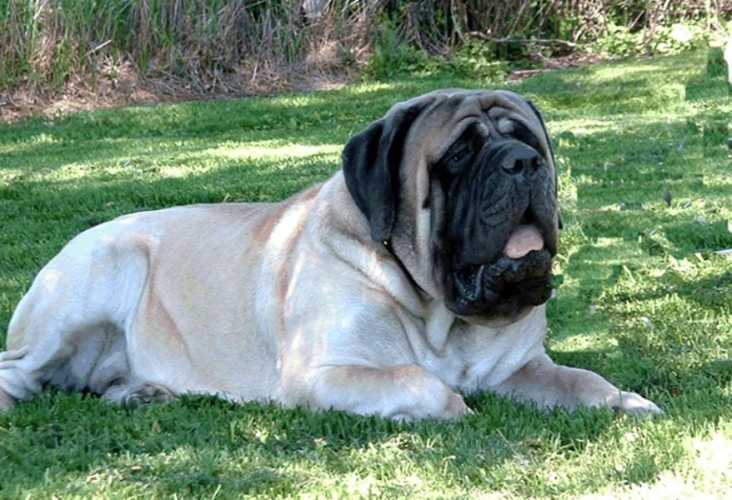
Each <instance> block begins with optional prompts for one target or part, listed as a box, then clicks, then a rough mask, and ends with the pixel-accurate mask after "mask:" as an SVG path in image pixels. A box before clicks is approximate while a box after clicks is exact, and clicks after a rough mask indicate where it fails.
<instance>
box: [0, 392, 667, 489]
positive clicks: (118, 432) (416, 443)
mask: <svg viewBox="0 0 732 500" xmlns="http://www.w3.org/2000/svg"><path fill="white" fill-rule="evenodd" d="M470 403H471V405H472V406H473V407H474V408H475V409H476V412H477V414H476V415H473V416H470V417H468V418H466V419H465V420H463V421H461V422H458V423H449V424H445V423H437V422H423V423H417V424H400V423H395V422H390V421H385V420H382V419H378V418H365V417H356V416H352V415H347V414H344V413H341V412H325V413H314V412H310V411H306V410H301V409H294V410H287V409H282V408H278V407H275V406H270V405H259V404H246V405H242V406H235V405H231V404H229V403H226V402H223V401H219V400H215V399H213V398H207V397H185V398H183V399H182V400H180V401H178V402H174V403H172V404H169V405H164V406H151V407H148V408H142V409H138V410H134V411H129V410H124V409H121V408H117V407H112V406H110V405H108V404H106V403H104V402H102V401H100V400H98V399H96V398H91V397H88V396H87V397H82V396H81V395H65V394H60V393H50V394H49V393H47V394H44V395H43V396H41V397H40V398H39V399H37V400H35V401H33V402H31V403H26V404H24V405H21V406H19V407H18V408H17V409H16V410H14V411H13V412H12V413H10V414H8V415H0V427H1V428H3V441H2V444H1V445H0V448H2V449H3V451H4V452H7V454H6V457H7V458H6V463H5V466H4V467H3V470H1V471H0V478H2V481H0V484H1V485H2V486H0V494H3V493H5V494H8V495H12V494H18V493H22V492H32V491H33V488H39V491H43V489H42V486H43V485H45V486H46V487H48V486H49V484H48V483H52V482H54V481H59V482H60V483H61V485H62V486H65V488H64V489H63V491H65V493H67V494H72V493H77V494H79V493H83V492H84V488H87V489H89V490H90V491H94V489H93V488H96V487H98V485H95V484H94V481H98V482H101V483H104V481H107V480H109V478H110V477H111V478H113V479H114V484H115V488H118V489H120V488H123V486H129V487H132V488H134V487H136V485H137V486H139V487H140V488H141V489H143V490H144V491H145V492H146V494H149V493H150V492H154V493H155V494H159V495H163V496H166V495H171V494H174V493H177V494H180V493H181V492H186V493H188V494H191V495H204V494H207V495H210V494H211V493H213V492H214V491H215V490H216V489H217V488H221V489H222V491H223V492H224V493H228V494H237V495H241V494H256V493H264V492H269V493H270V494H271V493H272V492H275V491H277V492H281V493H283V494H290V495H292V494H297V493H298V491H300V488H301V486H302V484H303V482H304V481H308V480H312V478H310V477H309V476H310V475H312V474H313V473H316V474H319V475H323V476H324V477H333V478H338V477H343V476H345V475H352V474H357V475H358V474H359V471H360V470H363V468H365V467H368V468H374V467H377V468H379V469H380V470H381V471H382V474H383V476H382V479H387V478H388V477H390V476H394V477H393V479H398V478H399V477H400V474H401V473H402V472H401V471H404V470H410V469H411V470H412V473H414V471H434V472H435V473H437V471H439V474H440V475H441V480H445V481H448V482H449V483H452V484H454V483H457V484H463V486H465V487H467V488H469V487H470V484H471V483H472V484H474V485H480V486H481V487H486V486H490V485H486V484H485V483H484V481H485V472H486V471H487V470H492V469H496V468H500V467H501V465H502V464H503V463H504V462H506V461H508V460H518V461H519V462H520V461H525V460H530V459H531V457H532V456H533V455H534V454H535V453H537V452H539V451H546V450H541V449H537V448H536V447H537V446H538V447H539V448H542V447H544V446H549V447H551V446H553V445H551V444H550V443H557V444H558V446H560V447H561V449H562V450H564V452H568V451H571V450H574V451H576V452H581V450H583V449H584V448H585V447H586V446H591V445H592V443H594V442H595V441H597V440H600V439H603V434H604V433H606V432H607V430H608V428H609V427H610V426H611V425H612V423H613V420H614V417H613V415H612V413H611V412H609V411H594V412H591V411H581V412H580V414H579V415H570V414H568V413H566V412H563V411H554V412H551V413H549V414H543V413H539V412H537V411H536V410H534V409H531V408H529V407H524V406H521V405H517V404H515V403H513V402H510V401H507V400H505V399H502V398H496V397H492V396H488V395H483V396H479V397H474V398H472V399H471V401H470ZM96 419H98V422H100V423H102V424H103V425H95V420H96ZM537 419H541V420H542V421H543V422H544V426H543V427H539V428H537V426H536V425H535V424H536V421H537ZM543 440H547V441H546V443H543ZM542 443H543V444H542ZM58 464H63V466H62V467H59V466H58ZM667 465H668V464H660V465H659V467H666V466H667ZM54 473H58V474H59V477H54ZM336 484H339V480H338V479H336ZM54 486H55V487H58V486H59V485H58V484H57V485H54ZM120 491H123V490H120Z"/></svg>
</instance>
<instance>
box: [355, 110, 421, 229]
mask: <svg viewBox="0 0 732 500" xmlns="http://www.w3.org/2000/svg"><path fill="white" fill-rule="evenodd" d="M430 102H431V100H420V101H419V102H417V103H414V104H411V105H397V106H396V107H394V108H392V110H391V111H389V113H388V114H387V115H386V116H385V117H384V118H382V119H380V120H378V121H375V122H374V123H372V124H371V125H369V126H368V127H367V128H366V130H364V131H362V132H360V133H358V134H356V135H354V136H353V137H352V138H351V139H350V140H349V141H348V144H346V147H345V148H344V150H343V156H342V159H343V174H344V176H345V178H346V186H347V187H348V191H349V192H350V193H351V197H352V198H353V201H355V202H356V206H358V208H359V209H360V210H361V212H363V214H364V215H365V216H366V219H368V221H369V225H370V227H371V237H372V238H373V239H374V240H375V241H388V240H389V239H390V238H391V233H392V230H393V229H394V223H395V222H396V214H397V209H398V204H399V188H400V183H399V166H400V165H401V163H402V156H403V150H404V142H405V140H406V138H407V134H408V133H409V128H410V127H411V126H412V123H413V122H414V120H415V119H416V118H417V116H418V115H419V114H420V113H421V112H422V110H423V109H424V108H425V107H426V106H427V105H428V104H429V103H430Z"/></svg>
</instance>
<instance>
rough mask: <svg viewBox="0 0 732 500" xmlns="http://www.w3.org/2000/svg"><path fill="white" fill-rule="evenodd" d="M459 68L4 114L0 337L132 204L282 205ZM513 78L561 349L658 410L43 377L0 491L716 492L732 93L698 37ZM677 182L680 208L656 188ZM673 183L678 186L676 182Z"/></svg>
mask: <svg viewBox="0 0 732 500" xmlns="http://www.w3.org/2000/svg"><path fill="white" fill-rule="evenodd" d="M477 85H478V83H476V82H471V81H461V80H459V79H456V78H450V77H448V76H440V77H429V78H427V77H425V78H405V79H403V80H396V81H392V82H386V83H362V84H356V85H351V86H349V87H346V88H344V89H341V90H334V91H328V92H319V93H311V94H291V95H284V96H280V97H275V98H267V99H245V100H230V101H218V102H197V103H183V104H175V105H165V106H153V107H131V108H124V109H115V110H107V111H99V112H94V113H80V114H76V115H71V116H68V117H65V118H59V119H57V120H53V121H51V120H46V119H34V120H29V121H25V122H21V123H18V124H15V125H0V214H1V216H0V217H1V218H0V345H4V332H5V331H6V328H7V324H8V322H9V320H10V315H11V312H12V310H13V308H14V307H15V305H16V304H17V302H18V301H19V300H20V297H21V296H22V294H23V292H24V291H25V290H26V289H27V288H28V287H29V285H30V283H31V280H32V278H33V276H34V275H35V273H36V272H37V271H38V270H39V269H40V268H41V266H42V265H43V264H44V263H45V262H46V261H47V260H48V259H49V258H51V257H52V256H53V255H54V254H55V253H56V252H58V250H59V249H60V248H61V247H62V246H63V245H64V243H65V242H66V241H67V240H68V239H70V238H71V237H72V236H73V235H75V234H76V233H78V232H79V231H82V230H84V229H86V228H88V227H90V226H92V225H95V224H98V223H100V222H102V221H106V220H109V219H111V218H113V217H115V216H117V215H120V214H123V213H127V212H132V211H138V210H145V209H152V208H162V207H167V206H172V205H180V204H187V203H198V202H225V201H239V200H248V201H272V200H281V199H283V198H285V197H287V196H289V195H290V194H292V193H295V192H296V191H298V190H300V189H302V188H303V187H305V186H307V185H309V184H311V183H313V182H316V181H319V180H322V179H325V178H326V177H328V176H329V175H330V174H331V173H332V172H334V171H335V170H336V169H337V168H338V167H339V154H340V150H341V148H342V145H343V144H344V142H345V141H346V140H347V139H348V137H349V136H350V135H351V134H353V133H354V132H356V131H358V130H360V129H361V128H363V127H364V126H365V125H367V124H368V123H369V122H370V121H371V120H374V119H376V118H378V117H380V116H381V115H382V113H383V112H384V111H386V109H388V107H389V106H390V105H391V104H392V103H394V102H396V101H399V100H401V99H404V98H407V97H411V96H414V95H416V94H420V93H423V92H426V91H428V90H431V89H434V88H439V87H446V86H467V87H475V86H477ZM510 88H511V89H513V90H515V91H518V92H521V93H524V94H526V95H528V96H530V97H531V98H532V99H533V100H534V101H535V102H536V103H537V104H538V105H539V106H540V108H541V109H543V110H544V113H545V117H546V118H547V125H548V128H549V130H550V132H551V134H552V136H553V138H554V142H555V146H556V153H557V162H558V166H559V168H560V184H561V186H560V195H561V198H562V211H563V218H564V222H565V229H564V231H563V233H562V241H561V252H560V255H559V257H558V259H557V261H558V262H557V266H558V271H559V272H561V273H562V274H563V276H564V283H563V284H562V286H561V287H560V289H559V293H558V296H557V298H555V299H553V300H552V301H550V304H549V315H550V318H549V320H550V327H551V332H550V335H549V339H548V349H549V351H550V354H551V355H552V356H553V357H554V358H555V360H557V361H558V362H560V363H564V364H570V365H574V366H581V367H584V368H588V369H592V370H595V371H598V372H599V373H601V374H603V375H604V376H606V377H607V378H608V379H609V380H610V381H611V382H613V383H615V384H617V385H619V386H621V387H622V388H624V389H626V390H631V391H637V392H639V393H640V394H642V395H644V396H646V397H648V398H650V399H652V400H654V401H655V402H656V403H658V404H659V405H660V406H661V407H663V408H664V410H665V415H663V416H662V417H659V418H655V419H651V420H637V419H634V418H630V417H627V416H624V415H615V414H613V413H612V412H610V411H606V410H593V411H589V410H585V411H579V412H577V413H574V414H569V413H566V412H564V411H554V412H551V413H543V412H540V411H538V410H536V409H535V408H532V407H531V406H527V405H519V404H516V403H512V402H510V401H508V400H505V399H502V398H498V397H495V396H492V395H488V394H486V395H481V396H477V397H471V398H469V399H468V403H469V404H470V406H471V407H472V408H473V409H474V410H475V414H474V415H471V416H469V417H467V418H465V419H464V420H463V421H460V422H457V423H437V422H423V423H418V424H398V423H392V422H387V421H383V420H380V419H377V418H363V417H355V416H350V415H346V414H342V413H338V412H325V413H320V414H316V413H311V412H308V411H304V410H298V409H294V410H285V409H281V408H277V407H273V406H264V405H259V404H248V405H243V406H233V405H231V404H229V403H226V402H222V401H218V400H216V399H213V398H206V397H186V398H183V399H182V400H180V401H177V402H174V403H171V404H168V405H162V406H150V407H143V408H139V409H135V410H127V409H122V408H118V407H114V406H110V405H108V404H106V403H104V402H102V401H100V400H99V399H97V398H95V397H91V396H82V395H74V394H63V393H59V392H49V393H45V394H44V395H43V396H41V397H39V398H37V399H35V400H33V401H32V402H30V403H26V404H22V405H19V406H18V407H17V408H16V409H15V410H13V411H11V412H9V413H7V414H3V415H0V497H6V498H17V497H25V496H27V497H30V498H47V497H48V498H50V497H87V496H98V497H129V496H141V497H145V498H149V497H170V496H173V495H177V496H178V497H216V498H226V497H234V496H241V495H252V496H262V497H271V496H301V495H302V496H304V495H308V496H318V497H320V496H327V497H344V496H356V495H370V496H384V497H389V498H391V497H418V496H428V497H454V496H462V497H474V496H478V495H484V496H489V497H491V498H493V497H527V496H552V497H574V496H579V495H596V496H626V497H629V496H642V497H649V496H651V495H653V496H654V497H659V496H660V497H664V496H665V497H669V498H671V497H674V498H678V497H688V496H689V494H691V493H693V492H699V493H702V494H707V495H710V496H717V495H720V496H721V495H722V494H723V493H724V492H725V491H726V492H727V494H729V492H730V491H732V383H731V382H732V358H731V355H730V348H731V347H732V259H729V258H725V257H722V256H719V255H716V254H715V253H714V251H715V250H720V249H723V248H730V247H732V162H731V160H730V153H729V151H728V150H727V147H726V144H725V143H726V139H727V137H728V136H729V135H732V133H731V132H730V127H729V125H730V116H732V101H731V100H730V98H729V96H728V89H727V86H726V82H725V80H724V75H723V74H722V73H721V72H720V71H719V70H718V67H717V66H715V65H714V64H709V63H708V56H707V54H706V53H704V52H700V53H694V54H686V55H682V56H675V57H668V58H656V59H639V60H634V61H628V62H621V63H613V64H601V65H593V66H591V67H587V68H583V69H577V70H567V71H553V72H549V73H546V74H543V75H540V76H537V77H534V78H531V79H529V80H525V81H523V82H521V83H518V84H513V85H511V86H510ZM664 192H668V193H669V194H670V198H671V199H670V203H667V202H666V201H665V200H664ZM666 199H668V196H666Z"/></svg>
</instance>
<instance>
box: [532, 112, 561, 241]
mask: <svg viewBox="0 0 732 500" xmlns="http://www.w3.org/2000/svg"><path fill="white" fill-rule="evenodd" d="M526 104H528V105H529V107H530V108H531V110H532V111H533V112H534V114H535V115H536V117H537V118H538V119H539V123H540V124H541V130H542V131H543V132H544V137H545V138H546V143H547V145H548V146H549V155H550V156H551V157H552V164H553V165H554V189H555V192H554V195H555V196H558V195H559V175H558V174H557V162H556V160H555V159H554V148H553V147H552V138H551V137H549V131H548V130H547V129H546V125H544V117H542V116H541V113H540V112H539V108H537V107H536V105H534V103H533V102H531V101H530V100H529V99H526ZM558 217H559V229H562V226H563V224H562V216H561V214H559V215H558Z"/></svg>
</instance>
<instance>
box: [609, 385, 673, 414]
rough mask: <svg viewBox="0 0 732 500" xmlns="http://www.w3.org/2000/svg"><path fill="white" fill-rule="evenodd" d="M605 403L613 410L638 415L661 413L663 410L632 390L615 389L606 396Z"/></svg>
mask: <svg viewBox="0 0 732 500" xmlns="http://www.w3.org/2000/svg"><path fill="white" fill-rule="evenodd" d="M607 405H608V406H609V407H610V408H613V409H615V410H619V411H622V412H624V413H627V414H629V415H635V416H639V417H649V416H653V415H660V414H662V413H663V410H661V408H659V407H658V406H656V404H655V403H653V402H652V401H649V400H647V399H646V398H644V397H642V396H640V395H638V394H636V393H634V392H625V391H617V392H616V393H615V394H613V395H612V396H610V397H609V398H608V400H607Z"/></svg>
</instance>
